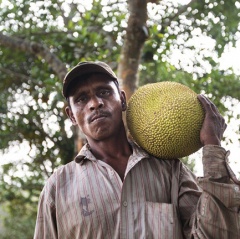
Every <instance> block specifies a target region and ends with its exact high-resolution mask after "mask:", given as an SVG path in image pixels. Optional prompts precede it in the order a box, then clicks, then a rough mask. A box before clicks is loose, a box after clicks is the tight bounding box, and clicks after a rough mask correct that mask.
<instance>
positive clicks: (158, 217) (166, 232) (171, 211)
mask: <svg viewBox="0 0 240 239" xmlns="http://www.w3.org/2000/svg"><path fill="white" fill-rule="evenodd" d="M145 220H146V221H145V223H146V232H147V237H146V238H148V239H155V238H161V239H170V238H171V239H172V238H177V239H180V238H182V234H181V227H180V224H179V221H178V215H177V211H176V208H175V206H174V205H173V204H167V203H154V202H146V203H145Z"/></svg>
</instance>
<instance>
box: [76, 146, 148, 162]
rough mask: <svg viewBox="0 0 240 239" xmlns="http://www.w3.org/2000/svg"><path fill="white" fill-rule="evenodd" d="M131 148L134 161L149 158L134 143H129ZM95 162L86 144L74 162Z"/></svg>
mask: <svg viewBox="0 0 240 239" xmlns="http://www.w3.org/2000/svg"><path fill="white" fill-rule="evenodd" d="M129 143H130V145H131V147H132V150H133V153H132V155H131V156H130V157H132V158H134V160H137V161H140V160H141V159H143V158H149V157H150V156H149V154H148V153H147V152H146V151H144V150H143V149H141V148H140V147H139V146H137V145H136V144H135V143H133V142H129ZM87 159H88V160H92V161H94V160H97V159H96V158H95V156H94V155H93V154H92V152H91V150H90V147H89V145H88V144H85V145H84V146H83V147H82V149H81V150H80V151H79V153H78V155H77V156H76V157H75V159H74V161H75V162H76V163H81V164H82V163H83V162H84V160H87Z"/></svg>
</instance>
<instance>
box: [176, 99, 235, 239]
mask: <svg viewBox="0 0 240 239" xmlns="http://www.w3.org/2000/svg"><path fill="white" fill-rule="evenodd" d="M198 99H199V100H200V102H201V104H202V106H203V108H204V110H205V120H204V123H203V126H202V129H201V132H200V140H201V142H202V145H203V146H204V147H203V169H204V177H203V178H200V179H199V186H200V187H201V188H202V190H203V193H202V194H201V196H200V197H199V200H198V202H197V203H196V204H195V205H194V200H195V201H196V199H197V194H196V193H195V192H194V190H193V189H194V188H195V187H196V185H195V183H194V180H193V183H192V185H191V175H190V173H189V171H188V170H187V169H186V168H184V167H183V168H182V172H181V177H180V193H179V210H180V216H181V219H182V222H183V224H184V225H183V228H184V234H185V236H186V238H218V239H221V238H223V239H227V238H229V239H230V238H231V239H235V238H236V239H237V238H240V223H239V218H240V213H239V206H240V189H239V188H240V187H239V185H238V182H237V180H232V176H233V173H232V171H231V172H230V168H229V166H228V164H227V156H228V152H226V151H225V149H223V148H222V147H221V146H220V145H221V139H222V136H223V132H224V131H225V129H226V124H225V121H224V118H223V117H222V116H221V115H220V113H219V112H218V110H217V108H216V106H215V105H214V104H213V103H212V102H211V101H210V100H208V99H207V98H206V97H204V96H202V95H199V96H198ZM188 204H189V208H188V209H187V205H188ZM188 211H189V212H188ZM186 212H188V213H186ZM189 218H190V219H189Z"/></svg>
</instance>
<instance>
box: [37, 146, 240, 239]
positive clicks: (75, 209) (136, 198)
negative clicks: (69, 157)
mask: <svg viewBox="0 0 240 239" xmlns="http://www.w3.org/2000/svg"><path fill="white" fill-rule="evenodd" d="M132 148H133V153H132V155H131V156H130V157H129V160H128V164H127V168H126V171H125V176H124V180H123V181H122V180H121V179H120V177H119V175H118V174H117V172H116V171H115V170H114V169H113V168H112V167H111V166H110V165H108V164H106V163H104V162H103V161H101V160H98V159H96V158H95V157H94V155H93V154H92V153H91V151H90V150H89V148H88V147H87V145H85V146H84V147H83V148H82V149H81V151H80V152H79V154H78V156H77V157H76V158H75V160H74V161H72V162H70V163H69V164H67V165H65V166H63V167H61V168H59V169H58V170H57V171H56V172H55V173H54V174H53V175H52V176H51V177H50V178H49V179H48V181H47V182H46V185H45V186H44V188H43V190H42V193H41V196H40V200H39V208H38V215H37V221H36V227H35V235H34V238H35V239H51V238H54V239H55V238H61V239H65V238H66V239H67V238H69V239H77V238H79V239H80V238H84V239H85V238H86V239H87V238H89V239H93V238H94V239H115V238H116V239H118V238H119V239H123V238H125V239H134V238H136V239H141V238H149V239H151V238H160V239H170V238H171V239H172V238H175V239H181V238H218V239H221V238H224V239H226V238H231V239H237V238H240V237H239V236H240V214H239V205H240V187H239V185H238V184H237V183H238V182H237V180H235V182H234V181H233V180H232V176H234V175H233V173H232V171H231V170H230V168H229V167H228V165H227V156H228V153H227V152H226V151H225V149H223V148H221V147H219V146H205V147H204V148H203V168H204V177H202V178H199V179H198V180H197V178H196V177H195V176H194V174H193V173H192V172H191V171H190V170H189V169H188V168H187V167H186V166H185V165H184V164H183V163H182V162H181V161H180V160H177V159H176V160H162V159H157V158H155V157H153V156H151V155H149V154H148V153H146V152H145V151H143V150H142V149H140V148H139V147H137V146H136V145H134V144H132ZM234 179H235V178H234Z"/></svg>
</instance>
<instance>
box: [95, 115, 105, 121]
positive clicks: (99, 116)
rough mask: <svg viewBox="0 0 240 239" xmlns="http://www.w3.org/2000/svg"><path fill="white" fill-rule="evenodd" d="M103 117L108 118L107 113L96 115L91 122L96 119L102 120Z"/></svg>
mask: <svg viewBox="0 0 240 239" xmlns="http://www.w3.org/2000/svg"><path fill="white" fill-rule="evenodd" d="M102 118H106V116H105V115H95V116H93V117H92V118H91V122H94V121H97V120H100V119H102Z"/></svg>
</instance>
